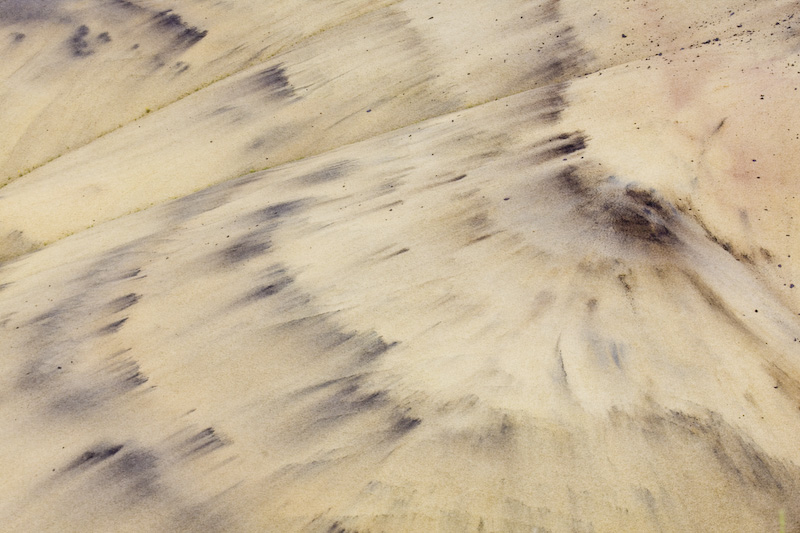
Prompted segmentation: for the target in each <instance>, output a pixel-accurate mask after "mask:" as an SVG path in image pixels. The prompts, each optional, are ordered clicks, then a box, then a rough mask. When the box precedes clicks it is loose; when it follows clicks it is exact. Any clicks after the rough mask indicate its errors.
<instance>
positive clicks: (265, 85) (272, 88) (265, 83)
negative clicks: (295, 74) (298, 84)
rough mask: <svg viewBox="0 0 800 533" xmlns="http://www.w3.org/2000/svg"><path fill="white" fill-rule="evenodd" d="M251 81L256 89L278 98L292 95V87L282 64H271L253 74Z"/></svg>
mask: <svg viewBox="0 0 800 533" xmlns="http://www.w3.org/2000/svg"><path fill="white" fill-rule="evenodd" d="M251 83H252V84H253V85H254V86H255V87H256V89H259V90H263V91H267V92H268V93H269V94H270V95H272V96H276V97H279V98H290V97H292V96H294V87H293V86H292V84H291V83H290V82H289V78H288V77H287V75H286V69H284V68H283V65H282V64H278V65H273V66H271V67H269V68H267V69H265V70H262V71H261V72H259V73H257V74H255V75H253V76H252V78H251Z"/></svg>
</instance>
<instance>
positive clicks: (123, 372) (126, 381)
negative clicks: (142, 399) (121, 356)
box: [109, 359, 148, 390]
mask: <svg viewBox="0 0 800 533" xmlns="http://www.w3.org/2000/svg"><path fill="white" fill-rule="evenodd" d="M109 371H110V372H111V373H112V374H113V375H115V376H116V379H117V381H118V382H119V383H121V384H122V388H123V389H124V390H128V389H133V388H136V387H138V386H140V385H144V384H145V383H147V380H148V378H147V376H145V375H144V374H142V372H141V368H140V367H139V363H137V362H136V361H134V360H132V359H126V360H124V361H120V362H118V363H115V364H114V365H112V367H111V368H110V369H109Z"/></svg>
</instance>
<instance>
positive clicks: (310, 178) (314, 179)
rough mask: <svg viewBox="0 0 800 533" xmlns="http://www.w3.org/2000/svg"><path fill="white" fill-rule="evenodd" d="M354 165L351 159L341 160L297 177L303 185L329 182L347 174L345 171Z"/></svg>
mask: <svg viewBox="0 0 800 533" xmlns="http://www.w3.org/2000/svg"><path fill="white" fill-rule="evenodd" d="M351 167H352V163H351V162H350V161H340V162H339V163H336V164H334V165H331V166H329V167H327V168H323V169H322V170H318V171H316V172H312V173H311V174H306V175H305V176H300V177H299V178H297V180H298V181H300V182H301V183H302V184H303V185H318V184H320V183H327V182H330V181H335V180H337V179H339V178H341V177H343V176H344V175H345V173H346V172H347V171H348V170H349V169H350V168H351Z"/></svg>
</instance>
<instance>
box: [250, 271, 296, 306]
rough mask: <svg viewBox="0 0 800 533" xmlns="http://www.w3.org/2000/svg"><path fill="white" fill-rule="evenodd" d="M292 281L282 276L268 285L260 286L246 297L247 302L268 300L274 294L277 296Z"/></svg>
mask: <svg viewBox="0 0 800 533" xmlns="http://www.w3.org/2000/svg"><path fill="white" fill-rule="evenodd" d="M293 281H294V280H292V278H290V277H288V276H284V277H282V278H280V279H278V280H276V281H274V282H272V283H270V284H268V285H262V286H261V287H258V288H256V289H254V290H253V291H251V292H250V293H249V294H248V295H247V300H249V301H254V300H261V299H263V298H268V297H270V296H273V295H275V294H278V293H279V292H280V291H282V290H283V289H285V288H286V287H288V286H289V285H290V284H291V283H292V282H293Z"/></svg>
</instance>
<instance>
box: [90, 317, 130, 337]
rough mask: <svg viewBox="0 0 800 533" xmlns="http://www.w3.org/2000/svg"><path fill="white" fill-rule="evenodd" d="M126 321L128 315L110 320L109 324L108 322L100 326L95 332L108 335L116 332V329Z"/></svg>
mask: <svg viewBox="0 0 800 533" xmlns="http://www.w3.org/2000/svg"><path fill="white" fill-rule="evenodd" d="M127 321H128V317H125V318H122V319H120V320H117V321H115V322H112V323H110V324H108V325H106V326H103V327H102V328H100V330H99V331H98V332H97V333H98V334H99V335H110V334H112V333H116V332H117V331H119V330H120V329H121V328H122V326H123V325H124V324H125V322H127Z"/></svg>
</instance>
